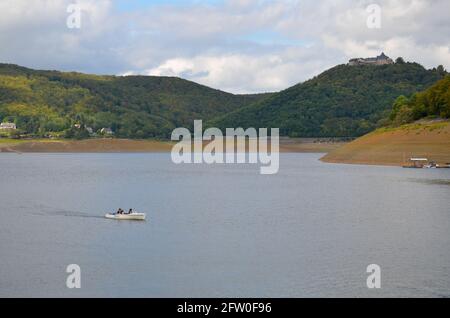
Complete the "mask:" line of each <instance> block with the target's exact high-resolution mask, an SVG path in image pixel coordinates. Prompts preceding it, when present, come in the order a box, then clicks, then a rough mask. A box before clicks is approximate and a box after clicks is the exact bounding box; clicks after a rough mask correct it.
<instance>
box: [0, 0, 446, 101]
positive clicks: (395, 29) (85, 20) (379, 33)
mask: <svg viewBox="0 0 450 318" xmlns="http://www.w3.org/2000/svg"><path fill="white" fill-rule="evenodd" d="M74 2H76V3H79V4H80V5H81V7H82V27H81V29H79V30H78V29H76V30H74V29H68V28H67V26H66V19H67V16H68V13H67V6H68V5H69V4H71V3H74ZM372 2H373V1H366V0H359V1H354V0H340V1H337V0H330V1H320V2H318V1H314V0H286V1H268V0H256V1H249V0H231V1H223V2H218V1H206V2H203V1H202V2H200V1H189V2H183V1H176V2H170V4H164V2H163V1H157V2H156V3H152V1H149V3H148V5H142V3H143V1H140V4H141V5H140V6H139V7H137V8H131V7H130V8H128V9H127V10H122V9H121V7H120V6H119V5H118V4H119V2H117V1H113V0H97V1H94V0H80V1H76V0H2V1H0V61H2V62H11V63H17V64H21V65H25V66H29V67H35V68H46V69H61V70H76V71H83V72H89V73H102V74H152V75H166V76H181V77H183V78H186V79H190V80H194V81H197V82H199V83H201V84H205V85H208V86H211V87H214V88H219V89H222V90H226V91H231V92H236V93H253V92H264V91H276V90H281V89H284V88H287V87H288V86H291V85H293V84H296V83H298V82H300V81H304V80H306V79H309V78H311V77H312V76H314V75H317V74H319V73H320V72H322V71H324V70H326V69H327V68H329V67H331V66H333V65H336V64H341V63H345V62H346V61H347V60H348V59H349V58H351V57H356V56H372V55H375V54H379V53H380V52H381V51H385V52H386V53H387V54H388V55H390V56H391V57H393V58H396V57H397V56H403V57H404V58H405V59H406V60H410V61H416V62H419V63H421V64H423V65H424V66H426V67H428V68H430V67H434V66H437V65H439V64H443V65H444V66H445V67H446V68H447V69H450V43H449V41H450V38H449V37H448V36H446V35H447V34H450V23H449V22H448V21H449V13H448V12H450V2H449V1H447V0H379V1H377V2H378V3H379V5H380V7H381V9H382V27H381V29H369V28H367V26H366V20H367V15H368V13H367V12H366V8H367V6H368V5H369V4H371V3H372Z"/></svg>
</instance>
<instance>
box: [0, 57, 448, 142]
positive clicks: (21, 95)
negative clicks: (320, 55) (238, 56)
mask: <svg viewBox="0 0 450 318" xmlns="http://www.w3.org/2000/svg"><path fill="white" fill-rule="evenodd" d="M445 74H446V72H445V71H444V70H443V68H438V69H432V70H426V69H425V68H424V67H422V66H421V65H419V64H417V63H405V62H403V60H397V62H396V63H394V64H385V65H377V66H372V65H355V66H350V65H338V66H336V67H333V68H331V69H329V70H327V71H325V72H323V73H322V74H320V75H318V76H316V77H314V78H313V79H311V80H308V81H306V82H304V83H300V84H297V85H295V86H293V87H290V88H288V89H286V90H283V91H281V92H279V93H270V94H254V95H234V94H230V93H227V92H223V91H220V90H216V89H212V88H209V87H206V86H203V85H200V84H197V83H194V82H191V81H187V80H184V79H181V78H176V77H156V76H126V77H121V76H100V75H87V74H82V73H74V72H71V73H69V72H58V71H38V70H32V69H29V68H25V67H21V66H17V65H11V64H0V121H5V122H13V123H15V124H16V126H17V128H18V131H17V134H19V133H20V134H32V135H35V136H48V135H54V136H66V137H68V138H85V137H88V136H89V132H96V131H100V130H101V129H102V128H111V130H112V132H113V133H114V135H115V136H116V137H122V138H168V137H170V134H171V132H172V130H173V129H174V128H175V127H188V128H190V127H192V125H193V120H194V119H202V120H204V121H206V124H205V125H204V127H207V126H215V127H219V128H227V127H244V128H248V127H256V128H259V127H267V128H272V127H275V128H280V133H281V134H282V135H285V136H293V137H351V136H359V135H362V134H365V133H367V132H369V131H371V130H373V129H375V128H376V127H377V125H378V124H380V123H382V122H383V120H386V118H388V116H389V113H390V108H391V105H392V103H393V102H394V101H395V99H396V98H397V97H398V96H400V95H405V96H409V95H411V94H413V93H415V92H418V91H420V90H423V89H425V88H427V87H429V86H431V85H432V84H433V83H435V82H436V81H438V80H439V79H442V78H443V77H444V76H445ZM87 128H89V129H87ZM103 131H109V130H107V129H106V130H103Z"/></svg>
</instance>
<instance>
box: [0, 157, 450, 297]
mask: <svg viewBox="0 0 450 318" xmlns="http://www.w3.org/2000/svg"><path fill="white" fill-rule="evenodd" d="M319 157H320V155H318V154H282V155H281V162H280V171H279V173H278V174H276V175H269V176H264V175H260V174H259V166H258V165H249V164H246V165H216V166H207V165H174V164H173V163H172V162H171V161H170V154H23V155H20V156H18V155H16V154H1V155H0V185H1V188H0V190H1V191H0V200H1V204H2V208H1V209H0V218H1V222H0V255H1V261H0V296H44V297H46V296H63V297H83V296H84V297H92V296H107V297H114V296H120V297H126V296H137V297H140V296H141V297H165V296H167V297H214V296H218V297H221V296H222V297H227V296H229V297H315V296H325V297H331V296H350V297H391V296H413V297H421V296H424V297H449V296H450V253H448V246H450V213H449V209H448V207H449V206H450V196H449V195H448V194H449V187H448V185H449V183H450V171H449V170H446V169H423V170H409V169H401V168H395V167H374V166H352V165H334V164H324V163H321V162H320V161H318V158H319ZM119 207H121V208H122V209H124V210H127V209H129V208H133V209H136V210H138V211H142V212H147V215H148V217H149V218H148V221H147V222H122V221H115V220H107V219H105V218H103V216H104V214H105V213H107V212H111V211H115V210H117V209H118V208H119ZM73 263H75V264H78V265H80V267H81V270H82V288H81V289H79V290H69V289H67V288H66V286H65V281H66V275H67V274H66V272H65V270H66V266H67V265H69V264H73ZM373 263H375V264H378V265H380V266H381V270H382V288H381V289H379V290H368V289H367V287H366V278H367V273H366V267H367V265H369V264H373Z"/></svg>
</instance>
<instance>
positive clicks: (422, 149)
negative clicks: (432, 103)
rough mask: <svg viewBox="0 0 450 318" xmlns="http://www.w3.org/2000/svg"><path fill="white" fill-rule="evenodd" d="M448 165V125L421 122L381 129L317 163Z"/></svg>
mask: <svg viewBox="0 0 450 318" xmlns="http://www.w3.org/2000/svg"><path fill="white" fill-rule="evenodd" d="M414 157H420V158H427V159H428V160H429V161H435V162H436V163H438V164H447V163H450V121H429V122H426V121H422V122H416V123H412V124H407V125H403V126H400V127H395V128H381V129H378V130H376V131H374V132H371V133H369V134H367V135H365V136H362V137H360V138H358V139H356V140H354V141H352V142H350V143H348V144H346V145H344V146H343V147H341V148H339V149H336V150H334V151H332V152H329V153H328V154H326V155H325V156H323V157H322V158H320V160H321V161H322V162H326V163H337V164H356V165H377V166H393V167H401V166H403V165H407V164H408V162H409V159H410V158H414Z"/></svg>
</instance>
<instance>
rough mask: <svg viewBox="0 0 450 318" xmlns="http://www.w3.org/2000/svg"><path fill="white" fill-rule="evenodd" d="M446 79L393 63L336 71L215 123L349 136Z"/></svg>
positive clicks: (440, 73) (441, 74) (438, 72)
mask: <svg viewBox="0 0 450 318" xmlns="http://www.w3.org/2000/svg"><path fill="white" fill-rule="evenodd" d="M445 74H446V71H445V70H444V68H443V67H441V66H440V67H438V68H436V69H433V70H426V69H425V68H424V67H422V66H421V65H419V64H417V63H405V62H404V61H403V59H401V58H399V59H397V62H396V63H395V64H391V65H382V66H374V65H364V66H349V65H339V66H336V67H334V68H332V69H330V70H328V71H325V72H324V73H322V74H320V75H319V76H317V77H315V78H313V79H311V80H309V81H306V82H304V83H301V84H298V85H295V86H293V87H291V88H288V89H286V90H284V91H282V92H280V93H277V94H274V95H272V96H270V97H269V98H267V99H263V100H261V101H258V102H255V103H253V104H251V105H249V106H246V107H244V108H240V109H237V110H236V111H234V112H232V113H229V114H226V115H224V116H222V117H219V118H215V119H214V120H212V121H211V122H209V123H208V124H209V125H210V126H216V127H220V128H224V127H238V126H242V127H244V128H246V127H279V128H280V134H282V135H287V136H291V137H299V136H301V137H332V136H333V137H350V136H360V135H363V134H365V133H367V132H369V131H371V130H373V129H375V128H376V127H377V126H380V125H384V124H385V123H386V121H387V119H388V117H389V113H390V110H391V106H392V103H393V102H394V101H395V99H396V98H397V97H398V96H400V95H407V96H409V95H411V94H413V93H414V92H417V91H420V90H423V89H425V88H428V87H429V86H431V85H432V84H433V83H435V82H436V81H438V80H439V79H442V78H443V77H444V76H445Z"/></svg>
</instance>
